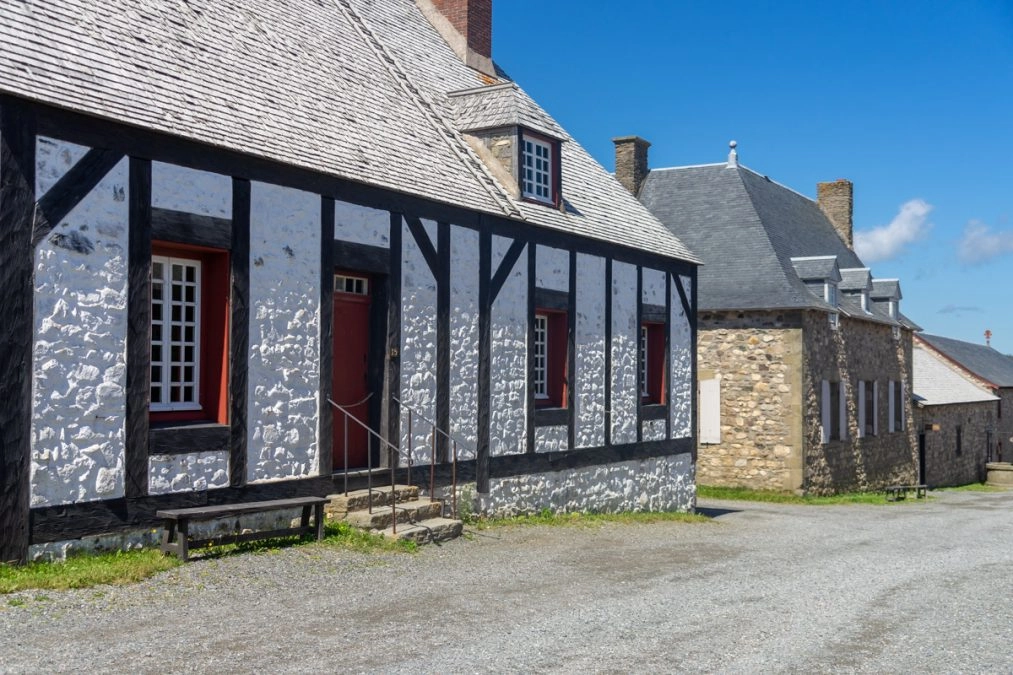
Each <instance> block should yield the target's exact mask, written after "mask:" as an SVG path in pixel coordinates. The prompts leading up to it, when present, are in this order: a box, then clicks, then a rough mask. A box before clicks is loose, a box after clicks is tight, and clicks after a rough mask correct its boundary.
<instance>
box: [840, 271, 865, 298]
mask: <svg viewBox="0 0 1013 675" xmlns="http://www.w3.org/2000/svg"><path fill="white" fill-rule="evenodd" d="M840 288H841V290H842V291H844V292H845V293H857V292H862V291H871V290H872V273H871V272H870V271H869V268H868V267H855V268H850V269H842V270H841V283H840Z"/></svg>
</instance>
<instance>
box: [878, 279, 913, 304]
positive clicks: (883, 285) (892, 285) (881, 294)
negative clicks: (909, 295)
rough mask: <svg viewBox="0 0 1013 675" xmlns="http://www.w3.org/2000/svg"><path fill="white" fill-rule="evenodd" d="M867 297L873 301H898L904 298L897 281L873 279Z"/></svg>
mask: <svg viewBox="0 0 1013 675" xmlns="http://www.w3.org/2000/svg"><path fill="white" fill-rule="evenodd" d="M869 296H870V297H871V298H872V299H874V300H900V299H901V298H903V297H904V296H903V295H901V292H900V281H899V280H897V279H873V280H872V292H871V293H870V294H869Z"/></svg>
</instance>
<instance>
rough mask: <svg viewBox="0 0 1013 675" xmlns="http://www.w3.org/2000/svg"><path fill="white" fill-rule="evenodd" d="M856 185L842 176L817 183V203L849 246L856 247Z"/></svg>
mask: <svg viewBox="0 0 1013 675" xmlns="http://www.w3.org/2000/svg"><path fill="white" fill-rule="evenodd" d="M853 191H854V185H853V184H852V182H851V181H850V180H844V179H843V178H840V179H838V180H835V181H832V182H830V183H817V184H816V203H817V204H819V207H820V210H821V211H823V213H824V214H826V216H827V218H828V219H830V222H831V223H833V224H834V229H836V230H837V234H838V235H839V236H840V237H841V240H842V241H844V243H845V244H846V245H847V247H848V248H850V249H854V237H853V235H852V214H853V212H854V197H853Z"/></svg>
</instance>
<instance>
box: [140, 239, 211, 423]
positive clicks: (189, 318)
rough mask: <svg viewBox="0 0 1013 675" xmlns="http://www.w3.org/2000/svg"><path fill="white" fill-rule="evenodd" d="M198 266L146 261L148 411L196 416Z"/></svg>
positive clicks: (162, 259) (179, 261) (196, 263)
mask: <svg viewBox="0 0 1013 675" xmlns="http://www.w3.org/2000/svg"><path fill="white" fill-rule="evenodd" d="M200 291H201V262H200V261H199V260H190V259H186V258H169V257H165V256H152V258H151V410H153V411H169V410H200V409H201V404H200V316H201V292H200Z"/></svg>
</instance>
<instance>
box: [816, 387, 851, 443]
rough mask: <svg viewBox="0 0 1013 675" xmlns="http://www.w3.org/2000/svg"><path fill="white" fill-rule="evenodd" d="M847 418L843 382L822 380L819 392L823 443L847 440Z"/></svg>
mask: <svg viewBox="0 0 1013 675" xmlns="http://www.w3.org/2000/svg"><path fill="white" fill-rule="evenodd" d="M847 416H848V404H847V399H846V398H845V387H844V382H830V381H828V380H823V382H822V386H821V391H820V428H821V433H820V435H821V441H822V442H823V443H829V442H830V441H842V440H847V438H848V425H847Z"/></svg>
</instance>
